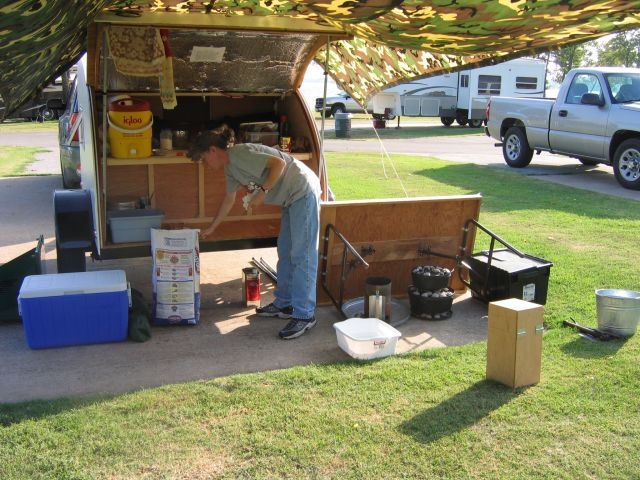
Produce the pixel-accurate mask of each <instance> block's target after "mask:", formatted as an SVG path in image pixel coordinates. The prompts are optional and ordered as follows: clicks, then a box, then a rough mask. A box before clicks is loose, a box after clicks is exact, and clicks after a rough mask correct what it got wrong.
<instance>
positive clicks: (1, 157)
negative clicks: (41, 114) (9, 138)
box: [0, 121, 58, 178]
mask: <svg viewBox="0 0 640 480" xmlns="http://www.w3.org/2000/svg"><path fill="white" fill-rule="evenodd" d="M13 132H51V134H52V135H57V132H58V122H57V121H49V122H22V121H15V122H2V123H0V135H11V133H13ZM46 151H47V150H44V149H42V148H38V147H34V148H31V147H8V146H0V178H1V177H16V176H21V175H28V173H26V168H27V167H28V166H29V165H30V164H31V163H33V162H34V161H35V160H36V154H38V153H40V152H46Z"/></svg>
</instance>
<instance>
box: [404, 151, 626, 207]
mask: <svg viewBox="0 0 640 480" xmlns="http://www.w3.org/2000/svg"><path fill="white" fill-rule="evenodd" d="M412 174H413V175H419V176H423V177H425V178H428V179H430V180H432V181H435V182H439V183H441V184H443V185H450V186H452V187H456V188H457V189H459V190H460V191H461V192H463V193H480V194H482V197H483V199H482V210H483V211H487V212H497V213H504V212H509V211H513V210H541V209H550V210H555V211H565V212H569V213H580V214H581V215H588V216H589V217H591V218H614V217H616V216H618V215H620V216H623V217H624V218H629V216H628V211H629V210H628V209H625V208H622V207H620V208H619V209H616V211H612V210H611V208H609V207H608V206H607V205H611V204H610V203H608V202H603V200H602V199H603V194H601V193H597V192H591V191H588V190H583V189H578V188H572V187H568V186H565V185H559V184H554V183H550V182H547V181H544V180H538V179H535V178H530V177H528V176H527V175H522V174H521V173H520V172H514V171H512V170H510V169H500V168H491V167H487V166H485V165H475V164H470V163H455V164H453V163H452V164H450V165H447V166H444V167H437V168H432V169H423V170H417V171H414V172H412ZM616 202H619V204H620V202H629V205H630V207H631V206H633V211H635V204H636V202H635V201H633V200H624V199H617V200H616ZM625 212H627V213H625Z"/></svg>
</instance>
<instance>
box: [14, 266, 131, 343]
mask: <svg viewBox="0 0 640 480" xmlns="http://www.w3.org/2000/svg"><path fill="white" fill-rule="evenodd" d="M129 304H130V290H129V288H128V285H127V278H126V274H125V272H124V270H104V271H92V272H72V273H55V274H46V275H31V276H28V277H25V279H24V282H23V283H22V287H21V288H20V293H19V295H18V307H19V312H20V316H21V317H22V323H23V326H24V333H25V337H26V340H27V345H29V347H30V348H49V347H64V346H69V345H85V344H92V343H106V342H120V341H123V340H125V339H126V338H127V328H128V319H129V318H128V314H129Z"/></svg>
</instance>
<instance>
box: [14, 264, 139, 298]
mask: <svg viewBox="0 0 640 480" xmlns="http://www.w3.org/2000/svg"><path fill="white" fill-rule="evenodd" d="M125 290H128V289H127V277H126V274H125V272H124V270H101V271H95V272H71V273H52V274H45V275H29V276H27V277H25V279H24V281H23V282H22V286H21V287H20V293H19V295H18V300H20V299H21V298H40V297H59V296H62V295H82V294H88V293H105V292H122V291H125Z"/></svg>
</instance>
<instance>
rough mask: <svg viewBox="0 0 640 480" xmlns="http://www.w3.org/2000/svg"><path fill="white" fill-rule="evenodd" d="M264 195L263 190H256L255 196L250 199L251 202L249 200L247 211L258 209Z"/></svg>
mask: <svg viewBox="0 0 640 480" xmlns="http://www.w3.org/2000/svg"><path fill="white" fill-rule="evenodd" d="M265 195H266V193H264V191H263V190H258V191H257V192H256V194H255V195H254V196H253V197H252V198H251V200H249V211H250V210H251V209H252V208H253V207H259V206H260V205H262V204H263V203H264V196H265Z"/></svg>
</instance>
